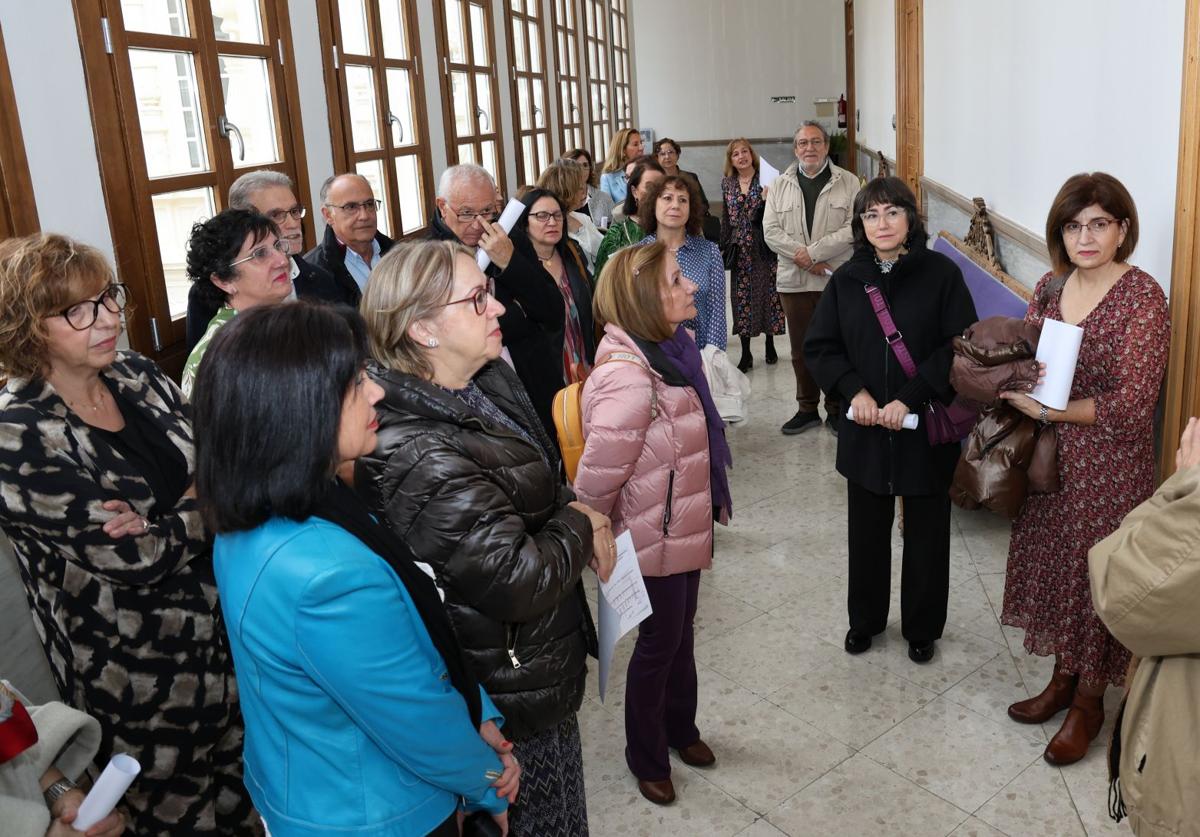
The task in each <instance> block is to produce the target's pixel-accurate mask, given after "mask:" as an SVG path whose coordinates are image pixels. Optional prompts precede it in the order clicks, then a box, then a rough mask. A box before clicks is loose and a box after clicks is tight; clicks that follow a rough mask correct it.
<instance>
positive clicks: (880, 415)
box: [850, 389, 908, 430]
mask: <svg viewBox="0 0 1200 837" xmlns="http://www.w3.org/2000/svg"><path fill="white" fill-rule="evenodd" d="M850 407H851V408H852V409H853V410H854V423H855V424H860V425H862V426H863V427H874V426H875V425H879V426H880V427H885V428H887V429H888V430H899V429H901V428H902V427H903V426H904V417H905V416H906V415H908V405H907V404H905V403H904V402H903V401H899V400H895V401H889V402H888V403H887V404H885V405H884V406H883V408H882V409H880V407H879V405H878V404H876V403H875V399H874V398H872V397H871V393H869V392H867V391H866V390H865V389H860V390H859V391H858V394H857V395H855V396H854V398H852V399H851V400H850Z"/></svg>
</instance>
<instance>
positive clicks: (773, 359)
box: [767, 334, 779, 365]
mask: <svg viewBox="0 0 1200 837" xmlns="http://www.w3.org/2000/svg"><path fill="white" fill-rule="evenodd" d="M778 362H779V355H778V354H776V352H775V341H774V340H772V339H771V335H769V334H768V335H767V364H768V365H773V364H775V363H778Z"/></svg>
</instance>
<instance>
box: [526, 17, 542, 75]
mask: <svg viewBox="0 0 1200 837" xmlns="http://www.w3.org/2000/svg"><path fill="white" fill-rule="evenodd" d="M529 69H531V70H533V72H535V73H540V72H541V71H542V41H541V39H540V38H539V37H538V25H537V24H536V23H530V24H529Z"/></svg>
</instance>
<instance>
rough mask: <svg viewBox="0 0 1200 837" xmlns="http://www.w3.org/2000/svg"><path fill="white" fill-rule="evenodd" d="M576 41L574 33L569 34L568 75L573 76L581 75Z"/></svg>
mask: <svg viewBox="0 0 1200 837" xmlns="http://www.w3.org/2000/svg"><path fill="white" fill-rule="evenodd" d="M576 43H577V41H576V39H575V36H574V35H568V36H567V75H569V76H572V77H573V78H578V77H579V55H578V52H577V50H576V46H575V44H576Z"/></svg>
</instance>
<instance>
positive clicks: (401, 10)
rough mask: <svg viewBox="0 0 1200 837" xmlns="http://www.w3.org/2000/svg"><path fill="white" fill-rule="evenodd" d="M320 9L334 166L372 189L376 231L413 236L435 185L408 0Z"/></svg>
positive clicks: (335, 1) (368, 0)
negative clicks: (376, 209)
mask: <svg viewBox="0 0 1200 837" xmlns="http://www.w3.org/2000/svg"><path fill="white" fill-rule="evenodd" d="M321 11H322V15H321V30H322V40H323V42H324V43H325V47H326V49H325V54H326V59H325V60H326V62H327V63H326V83H327V88H328V92H329V101H330V108H329V110H330V113H331V114H337V115H338V116H337V118H334V119H331V120H330V131H331V133H332V136H333V153H334V166H335V168H336V169H337V170H338V171H339V172H343V171H356V172H358V173H359V174H361V175H362V176H363V177H365V178H366V179H367V180H368V181H369V182H370V183H371V188H372V189H373V190H374V192H375V197H376V198H378V199H379V200H381V201H383V205H382V208H381V209H380V211H379V227H380V229H381V230H383V231H384V232H385V233H387V234H388V235H391V236H393V237H395V238H401V237H404V236H410V235H415V234H418V233H420V232H422V231H423V230H424V229H425V227H426V226H427V225H428V223H429V219H428V217H427V216H428V212H429V206H430V205H431V203H432V201H433V186H432V183H433V181H432V174H431V172H430V167H431V163H430V157H429V138H428V136H427V135H426V124H427V118H426V115H425V95H424V91H423V89H422V84H421V54H420V44H419V42H418V39H417V17H416V9H415V6H414V4H413V0H323V4H322V7H321Z"/></svg>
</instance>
